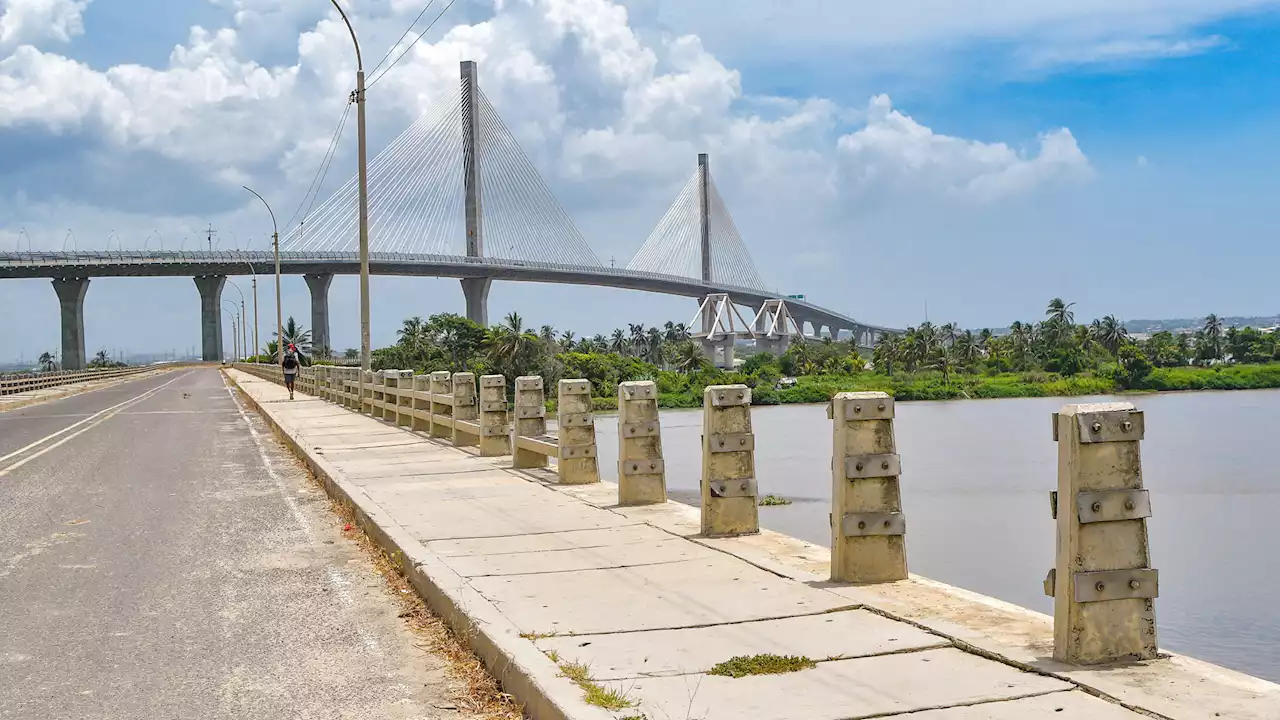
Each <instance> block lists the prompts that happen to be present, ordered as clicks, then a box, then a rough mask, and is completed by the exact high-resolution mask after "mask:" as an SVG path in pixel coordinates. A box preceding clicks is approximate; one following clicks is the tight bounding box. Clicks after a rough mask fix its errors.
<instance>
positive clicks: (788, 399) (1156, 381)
mask: <svg viewBox="0 0 1280 720" xmlns="http://www.w3.org/2000/svg"><path fill="white" fill-rule="evenodd" d="M663 375H666V373H663ZM723 381H724V382H727V383H734V382H743V383H746V384H748V385H753V384H754V389H753V390H752V403H753V404H755V405H794V404H805V403H825V402H827V401H828V400H830V399H831V397H832V396H833V395H835V394H836V393H840V392H859V391H863V392H865V391H873V390H875V391H881V392H886V393H889V394H890V395H892V396H894V397H895V398H896V399H898V400H902V401H910V400H965V399H991V398H1026V397H1075V396H1082V395H1110V394H1116V393H1127V392H1176V391H1191V390H1264V389H1273V388H1280V363H1273V364H1267V365H1219V366H1214V367H1179V368H1155V369H1153V370H1152V372H1151V374H1150V375H1148V376H1147V377H1145V378H1143V379H1142V381H1141V382H1138V383H1135V384H1134V386H1132V387H1128V388H1125V387H1122V386H1121V385H1120V384H1118V383H1117V382H1116V380H1115V379H1114V378H1112V377H1108V376H1105V375H1099V374H1091V373H1082V374H1080V375H1073V376H1069V377H1064V376H1062V375H1058V374H1056V373H1046V372H1039V371H1036V372H1023V373H999V374H995V375H985V374H973V375H966V374H958V373H953V374H951V376H950V377H949V378H946V379H944V378H943V376H942V374H941V373H938V372H920V373H911V374H908V373H898V374H895V375H892V376H889V375H881V374H879V373H871V372H864V373H858V374H856V375H810V376H803V377H799V378H797V379H796V384H795V386H793V387H790V388H785V389H777V388H774V387H772V384H773V381H772V379H764V378H756V377H753V376H751V375H747V374H742V373H725V374H724V377H723ZM766 383H768V384H766ZM663 384H665V383H662V382H659V387H660V388H661V386H662V385H663ZM717 384H718V383H717ZM594 403H595V408H596V410H616V409H617V398H616V397H612V396H597V397H596V398H595V401H594ZM658 405H659V407H662V408H666V409H674V408H699V407H702V391H701V388H699V387H698V386H697V384H690V385H689V387H688V388H687V389H681V390H679V391H675V392H662V393H660V394H659V397H658Z"/></svg>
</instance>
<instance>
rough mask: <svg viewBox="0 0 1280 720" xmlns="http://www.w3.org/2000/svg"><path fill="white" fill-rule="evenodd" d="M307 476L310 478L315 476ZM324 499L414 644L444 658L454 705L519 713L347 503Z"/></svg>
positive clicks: (489, 714)
mask: <svg viewBox="0 0 1280 720" xmlns="http://www.w3.org/2000/svg"><path fill="white" fill-rule="evenodd" d="M312 480H313V482H314V481H315V478H312ZM329 504H330V507H331V508H332V509H333V512H334V513H335V514H336V515H337V516H338V517H340V518H342V521H343V522H344V523H345V525H344V526H343V533H342V534H343V535H344V536H345V537H347V538H349V539H351V540H354V541H355V542H356V543H357V544H358V545H359V546H360V548H361V549H362V550H364V552H365V554H366V555H367V556H368V558H369V560H370V562H371V563H373V566H374V568H376V569H377V571H378V574H380V575H382V578H383V580H384V581H386V583H387V588H388V589H389V590H390V591H391V595H392V596H393V597H394V598H396V600H397V601H398V602H399V603H400V613H399V617H400V618H401V619H402V620H404V622H405V625H407V626H408V627H409V629H410V630H411V631H413V633H414V634H415V635H416V636H418V637H419V638H420V639H421V640H422V643H420V644H419V645H418V647H420V648H422V649H423V650H426V651H427V652H429V653H431V654H432V655H435V656H436V657H437V658H439V659H440V660H442V661H443V663H444V666H445V671H446V673H447V674H448V676H449V678H450V679H451V680H453V681H454V682H453V683H451V686H452V687H451V696H450V698H449V700H450V701H451V702H453V703H454V704H455V705H457V706H458V710H459V712H460V713H469V714H471V715H473V716H474V717H477V718H482V719H483V720H520V719H521V718H523V717H524V715H523V713H522V712H521V710H522V708H521V706H520V704H519V703H518V702H516V699H515V697H513V696H511V695H509V694H507V693H505V692H503V691H502V687H501V686H500V685H499V684H498V681H497V680H495V679H494V678H493V676H492V675H490V674H489V672H488V671H487V670H485V667H484V664H483V663H481V662H480V658H478V657H476V656H475V654H474V653H472V652H471V649H470V648H468V647H467V646H466V644H465V643H463V641H462V640H461V639H459V638H458V636H456V635H454V634H453V632H452V631H451V630H450V629H449V627H448V626H447V625H445V623H444V621H443V620H441V619H440V618H439V617H438V616H437V615H436V614H435V613H433V612H431V610H430V609H428V608H427V606H426V604H425V603H424V602H423V601H422V598H420V597H418V594H417V592H416V591H415V590H414V588H413V586H412V585H411V584H410V583H409V581H408V579H407V578H405V576H404V574H403V573H401V572H400V568H399V566H398V565H397V564H396V562H394V560H393V558H391V557H390V556H388V555H387V554H386V553H385V552H383V551H382V548H381V547H379V546H378V545H377V544H376V543H374V542H373V540H371V539H370V538H369V536H367V535H365V533H364V532H363V531H362V530H361V529H360V526H359V525H358V524H357V523H356V521H355V515H354V513H353V511H352V509H351V508H350V507H348V506H345V505H342V504H340V503H338V502H336V501H334V500H333V499H332V498H330V500H329ZM348 528H350V529H348Z"/></svg>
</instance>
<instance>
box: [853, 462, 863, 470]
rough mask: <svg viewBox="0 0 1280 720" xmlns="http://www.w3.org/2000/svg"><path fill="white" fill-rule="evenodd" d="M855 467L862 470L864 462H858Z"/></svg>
mask: <svg viewBox="0 0 1280 720" xmlns="http://www.w3.org/2000/svg"><path fill="white" fill-rule="evenodd" d="M854 467H855V468H857V469H858V470H861V469H862V463H858V464H856V465H854Z"/></svg>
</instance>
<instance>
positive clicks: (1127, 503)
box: [1124, 500, 1134, 510]
mask: <svg viewBox="0 0 1280 720" xmlns="http://www.w3.org/2000/svg"><path fill="white" fill-rule="evenodd" d="M1133 507H1134V505H1133V501H1132V500H1125V501H1124V509H1125V510H1132V509H1133Z"/></svg>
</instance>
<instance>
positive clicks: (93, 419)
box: [0, 370, 193, 477]
mask: <svg viewBox="0 0 1280 720" xmlns="http://www.w3.org/2000/svg"><path fill="white" fill-rule="evenodd" d="M192 372H193V371H191V370H188V371H187V372H185V373H183V374H181V375H179V376H178V377H175V378H174V379H172V380H170V381H169V382H167V383H165V384H163V385H159V386H157V387H154V388H151V389H150V390H148V391H146V392H144V393H142V394H141V395H138V396H136V397H133V398H130V399H128V400H125V401H124V402H122V403H119V404H116V405H112V406H111V407H109V408H107V409H105V410H102V411H100V412H97V413H94V414H93V415H90V416H89V417H87V418H85V419H84V420H81V421H80V422H78V423H74V424H72V425H68V426H67V427H65V428H63V429H61V430H59V431H58V432H55V433H50V434H49V435H46V436H44V437H42V438H40V439H39V440H36V441H35V442H33V443H31V444H30V445H27V446H26V447H24V448H21V449H19V450H14V451H13V452H11V453H9V454H8V455H5V456H4V457H0V463H3V462H5V461H6V460H10V459H12V458H15V457H17V456H19V455H22V454H23V453H25V452H27V451H29V450H32V449H34V448H37V447H39V446H40V445H41V444H43V443H46V442H48V441H50V440H52V439H54V438H56V437H58V436H59V435H62V434H64V433H66V432H68V431H70V430H74V429H75V428H77V427H80V426H81V425H84V424H85V423H91V424H89V425H88V426H87V427H83V428H81V429H80V430H77V431H76V432H74V433H72V434H70V435H67V436H66V437H64V438H62V439H61V440H59V441H57V442H55V443H53V444H51V445H48V446H47V447H43V448H40V450H38V451H36V452H34V453H32V454H30V455H27V456H26V457H24V458H22V459H21V460H19V461H17V462H15V463H12V464H10V465H8V466H6V467H4V468H0V477H4V476H6V475H8V474H9V473H11V472H13V471H14V470H17V469H18V468H20V467H22V466H23V465H26V464H27V463H29V462H31V461H32V460H35V459H36V458H38V457H40V456H42V455H44V454H45V453H48V452H50V451H52V450H56V449H57V448H59V447H61V446H63V445H65V444H66V443H68V442H70V441H71V440H74V439H75V438H77V437H79V436H81V435H83V434H85V433H86V432H89V431H90V430H92V429H94V428H96V427H98V426H99V425H101V424H102V423H104V422H106V421H107V420H110V419H111V418H112V417H115V415H116V413H118V412H119V411H120V410H121V409H123V408H125V407H127V406H128V405H130V404H131V403H136V402H141V401H142V400H146V399H147V398H149V397H151V396H153V395H155V394H156V393H158V392H160V391H161V390H163V389H164V388H165V387H167V386H169V385H172V384H173V383H175V382H177V381H179V380H181V379H182V378H184V377H186V376H188V375H190V374H191V373H192ZM108 413H109V414H108Z"/></svg>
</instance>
